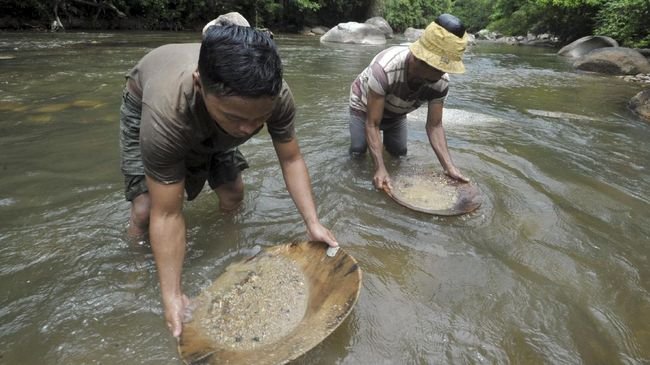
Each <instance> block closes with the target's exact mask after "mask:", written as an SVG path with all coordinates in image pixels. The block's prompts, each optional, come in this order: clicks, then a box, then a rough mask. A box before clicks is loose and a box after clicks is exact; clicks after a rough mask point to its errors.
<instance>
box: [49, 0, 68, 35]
mask: <svg viewBox="0 0 650 365" xmlns="http://www.w3.org/2000/svg"><path fill="white" fill-rule="evenodd" d="M60 3H61V0H57V1H56V2H55V3H54V22H52V26H51V27H50V28H51V30H52V31H53V32H56V31H58V30H59V29H60V30H65V28H64V27H63V23H62V22H61V19H59V4H60Z"/></svg>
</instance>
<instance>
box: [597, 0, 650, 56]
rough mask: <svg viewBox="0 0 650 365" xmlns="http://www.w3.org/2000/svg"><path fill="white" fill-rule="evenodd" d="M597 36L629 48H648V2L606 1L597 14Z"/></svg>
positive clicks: (649, 24)
mask: <svg viewBox="0 0 650 365" xmlns="http://www.w3.org/2000/svg"><path fill="white" fill-rule="evenodd" d="M596 32H597V33H598V34H603V35H608V36H610V37H612V38H614V39H616V40H617V41H619V43H621V45H625V46H629V47H640V48H645V47H650V1H648V0H615V1H608V2H606V3H605V4H603V7H602V8H601V9H600V11H599V12H598V27H597V28H596Z"/></svg>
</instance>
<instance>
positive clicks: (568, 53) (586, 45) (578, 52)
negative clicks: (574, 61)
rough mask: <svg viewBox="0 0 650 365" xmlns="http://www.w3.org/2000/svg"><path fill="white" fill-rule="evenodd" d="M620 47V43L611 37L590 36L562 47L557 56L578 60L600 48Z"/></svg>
mask: <svg viewBox="0 0 650 365" xmlns="http://www.w3.org/2000/svg"><path fill="white" fill-rule="evenodd" d="M605 47H618V42H616V41H615V40H614V39H612V38H610V37H605V36H600V35H588V36H586V37H582V38H580V39H578V40H575V41H573V42H571V43H569V44H567V45H566V46H564V47H562V48H561V49H560V50H559V51H558V52H557V54H558V55H560V56H565V57H571V58H578V57H582V56H584V55H586V54H587V53H589V52H591V51H593V50H594V49H598V48H605Z"/></svg>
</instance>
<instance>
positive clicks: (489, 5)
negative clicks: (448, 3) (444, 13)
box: [451, 0, 494, 33]
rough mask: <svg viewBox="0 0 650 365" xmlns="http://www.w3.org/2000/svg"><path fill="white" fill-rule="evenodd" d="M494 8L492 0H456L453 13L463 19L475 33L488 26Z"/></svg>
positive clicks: (468, 28) (469, 29)
mask: <svg viewBox="0 0 650 365" xmlns="http://www.w3.org/2000/svg"><path fill="white" fill-rule="evenodd" d="M493 9H494V1H492V0H456V1H454V4H453V6H452V10H451V13H452V14H454V15H455V16H457V17H458V18H459V19H460V20H462V21H463V24H465V27H466V28H467V30H468V31H469V32H472V33H475V32H478V31H479V30H481V29H484V28H486V27H487V25H488V24H489V23H490V14H492V12H493Z"/></svg>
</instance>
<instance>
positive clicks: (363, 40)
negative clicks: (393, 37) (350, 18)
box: [320, 22, 386, 44]
mask: <svg viewBox="0 0 650 365" xmlns="http://www.w3.org/2000/svg"><path fill="white" fill-rule="evenodd" d="M320 41H321V42H334V43H356V44H386V36H384V32H383V31H382V30H381V29H379V28H377V27H375V26H374V25H371V24H365V23H357V22H348V23H339V24H338V25H337V26H335V27H333V28H332V29H330V30H328V31H327V33H325V34H324V35H323V36H322V37H320Z"/></svg>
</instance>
